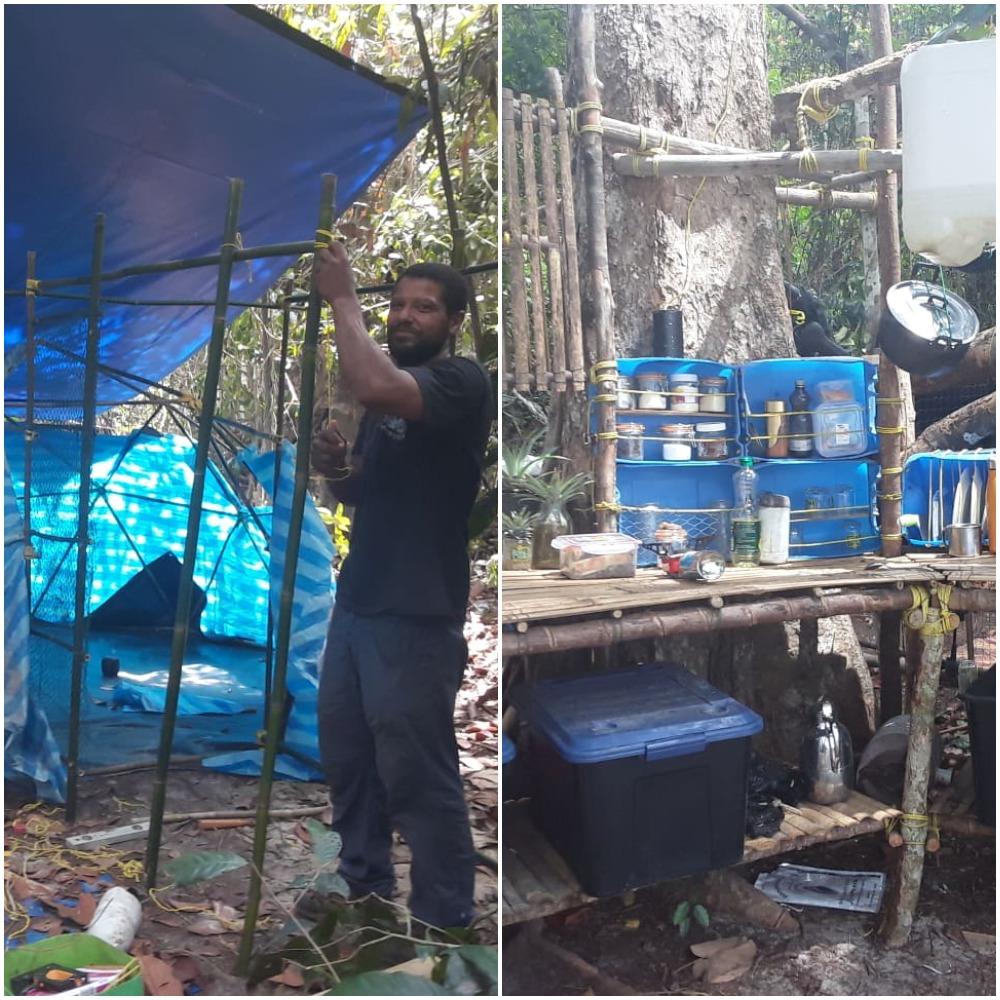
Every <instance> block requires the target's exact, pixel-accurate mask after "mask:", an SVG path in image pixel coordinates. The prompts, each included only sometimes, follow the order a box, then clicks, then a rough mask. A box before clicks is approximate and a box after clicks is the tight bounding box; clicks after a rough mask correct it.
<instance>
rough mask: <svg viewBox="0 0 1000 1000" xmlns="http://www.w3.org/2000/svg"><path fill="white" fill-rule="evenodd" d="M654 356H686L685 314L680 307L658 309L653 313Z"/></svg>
mask: <svg viewBox="0 0 1000 1000" xmlns="http://www.w3.org/2000/svg"><path fill="white" fill-rule="evenodd" d="M653 357H654V358H683V357H684V316H683V314H682V313H681V311H680V309H657V310H656V312H654V313H653Z"/></svg>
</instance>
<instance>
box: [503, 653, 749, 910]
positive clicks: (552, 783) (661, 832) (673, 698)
mask: <svg viewBox="0 0 1000 1000" xmlns="http://www.w3.org/2000/svg"><path fill="white" fill-rule="evenodd" d="M514 700H515V703H516V704H518V706H519V707H521V708H522V709H523V711H524V716H525V718H526V719H527V720H528V722H529V725H530V747H529V750H530V760H531V774H532V800H531V801H532V815H533V819H534V821H535V823H536V824H537V825H538V827H539V829H540V830H541V831H542V832H543V833H544V834H545V836H546V837H547V838H548V839H549V841H550V842H551V843H552V845H553V846H554V847H555V848H556V850H558V851H559V853H560V854H562V855H563V857H564V858H565V859H566V861H567V862H568V863H569V865H570V867H571V868H572V869H573V871H574V873H575V874H576V876H577V878H578V879H579V880H580V884H581V885H582V886H583V888H584V889H585V890H586V891H587V892H589V893H591V894H592V895H594V896H608V895H613V894H615V893H618V892H621V891H623V890H624V889H630V888H637V887H639V886H643V885H650V884H652V883H655V882H659V881H662V880H664V879H668V878H674V877H677V876H681V875H690V874H693V873H695V872H700V871H707V870H708V869H711V868H721V867H724V866H726V865H730V864H733V863H734V862H736V861H738V860H739V859H740V858H741V857H742V856H743V838H744V824H745V820H746V779H747V768H748V765H749V757H750V737H751V736H752V735H753V734H754V733H758V732H760V730H761V729H762V728H763V722H762V721H761V719H760V717H759V716H757V715H756V714H755V713H754V712H751V711H750V710H749V709H748V708H746V707H745V706H743V705H741V704H739V702H736V701H734V700H733V699H732V698H729V697H727V696H726V695H724V694H722V693H721V692H720V691H717V690H716V689H715V688H713V687H712V686H711V685H710V684H708V683H706V682H705V681H703V680H701V679H700V678H697V677H695V676H694V675H693V674H690V673H688V672H687V671H686V670H683V669H682V668H680V667H675V666H668V665H666V664H651V665H649V666H646V667H641V668H639V669H638V670H631V671H627V672H626V671H623V672H620V673H613V674H602V675H599V676H590V677H583V678H578V679H573V680H559V681H548V682H544V683H541V684H537V685H535V686H534V687H533V688H522V689H521V690H520V691H519V692H517V694H516V695H515V698H514Z"/></svg>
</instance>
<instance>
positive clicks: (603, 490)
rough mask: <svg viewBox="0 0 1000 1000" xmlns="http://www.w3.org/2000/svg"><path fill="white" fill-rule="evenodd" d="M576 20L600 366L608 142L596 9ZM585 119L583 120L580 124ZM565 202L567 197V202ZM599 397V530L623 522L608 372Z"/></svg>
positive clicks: (609, 322)
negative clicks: (603, 126) (604, 132)
mask: <svg viewBox="0 0 1000 1000" xmlns="http://www.w3.org/2000/svg"><path fill="white" fill-rule="evenodd" d="M571 17H572V18H573V21H574V24H575V33H576V44H577V55H578V58H579V60H580V70H581V75H582V87H581V90H582V94H581V96H582V97H583V103H585V104H589V105H591V107H589V108H588V109H587V110H582V109H581V110H579V111H578V112H577V114H578V116H579V118H578V124H579V131H580V133H581V135H580V146H581V149H582V153H583V177H584V185H585V188H586V197H587V216H588V221H589V226H588V235H589V238H590V246H589V248H588V249H589V251H590V254H589V256H590V260H589V264H590V280H591V282H592V285H593V295H594V326H593V331H592V340H591V345H590V347H591V357H592V360H593V362H594V363H595V364H600V363H601V362H609V361H611V360H613V359H614V356H615V348H614V343H615V337H614V299H613V297H612V294H611V277H610V271H609V266H608V223H607V216H606V214H605V204H604V141H603V139H602V137H601V132H600V122H601V108H600V101H601V85H600V82H599V81H598V78H597V59H596V55H595V48H594V8H593V6H592V5H590V4H587V5H584V6H580V7H573V8H572V11H571ZM579 119H583V120H579ZM565 200H566V199H565V198H564V199H563V201H565ZM595 381H596V384H597V393H598V395H599V396H602V397H610V400H609V401H605V402H601V403H599V404H598V409H597V413H598V417H597V427H598V435H599V436H598V438H597V454H596V455H595V457H594V507H595V509H596V511H597V527H598V531H614V530H615V528H616V526H617V522H618V518H617V517H616V515H615V512H614V510H613V509H612V507H611V505H612V504H613V503H614V500H615V453H616V449H615V441H614V437H613V435H614V432H615V415H616V413H615V406H616V403H617V396H616V392H615V389H616V387H617V378H616V375H615V373H614V372H612V373H611V375H610V377H609V370H608V368H605V367H603V366H602V367H601V369H600V371H599V372H598V378H597V379H596V380H595Z"/></svg>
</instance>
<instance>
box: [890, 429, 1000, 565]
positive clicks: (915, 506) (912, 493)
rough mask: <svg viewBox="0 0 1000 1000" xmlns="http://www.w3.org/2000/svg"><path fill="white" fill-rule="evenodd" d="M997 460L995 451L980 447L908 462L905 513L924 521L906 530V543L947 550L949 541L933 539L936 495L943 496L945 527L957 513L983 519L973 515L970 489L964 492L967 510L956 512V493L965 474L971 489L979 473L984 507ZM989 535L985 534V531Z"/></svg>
mask: <svg viewBox="0 0 1000 1000" xmlns="http://www.w3.org/2000/svg"><path fill="white" fill-rule="evenodd" d="M995 457H996V451H995V450H994V449H992V448H988V449H987V448H979V449H977V450H975V451H929V452H925V453H924V454H921V455H913V456H912V457H910V458H908V459H907V460H906V464H905V465H904V467H903V507H902V510H903V513H904V514H915V515H916V516H917V517H919V518H920V524H919V525H912V526H909V527H907V528H905V529H904V530H905V532H906V540H907V541H908V542H909V543H910V544H911V545H916V546H919V547H921V548H944V547H945V546H946V544H947V542H946V541H945V540H944V539H943V538H937V539H931V538H930V537H929V535H930V533H931V532H930V515H931V499H932V498H933V495H934V493H935V492H938V491H940V492H941V493H942V495H943V502H942V507H943V512H944V513H943V517H942V520H941V523H942V525H948V524H951V523H952V522H953V521H954V519H955V514H956V513H958V514H959V518H960V519H964V518H965V517H966V516H969V517H970V518H972V519H973V520H982V511H981V510H980V511H979V512H977V514H976V515H975V517H973V515H972V514H971V511H970V509H969V508H970V503H969V499H970V498H969V488H968V487H966V488H965V489H964V490H963V498H962V499H963V503H962V507H963V511H962V512H957V511H956V509H955V494H956V491H957V489H958V486H959V484H960V483H961V482H962V474H963V473H968V475H967V477H966V479H967V481H968V482H969V484H970V486H971V482H972V477H973V474H974V473H975V472H976V470H977V469H978V470H979V477H980V481H981V485H982V494H981V497H982V507H985V502H986V480H987V477H988V475H989V471H990V459H991V458H995ZM984 536H985V532H984Z"/></svg>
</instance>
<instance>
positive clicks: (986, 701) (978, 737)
mask: <svg viewBox="0 0 1000 1000" xmlns="http://www.w3.org/2000/svg"><path fill="white" fill-rule="evenodd" d="M965 702H966V706H967V708H968V712H969V734H970V740H969V743H970V745H971V747H972V776H973V779H974V780H975V783H976V815H977V816H978V817H979V822H980V823H986V824H988V825H989V826H993V825H994V824H995V823H996V818H997V668H996V664H994V665H993V666H992V667H990V669H989V670H987V671H986V673H985V674H983V676H982V677H980V678H978V679H977V680H974V681H973V682H972V683H971V684H970V685H969V688H968V690H967V691H966V692H965Z"/></svg>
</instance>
